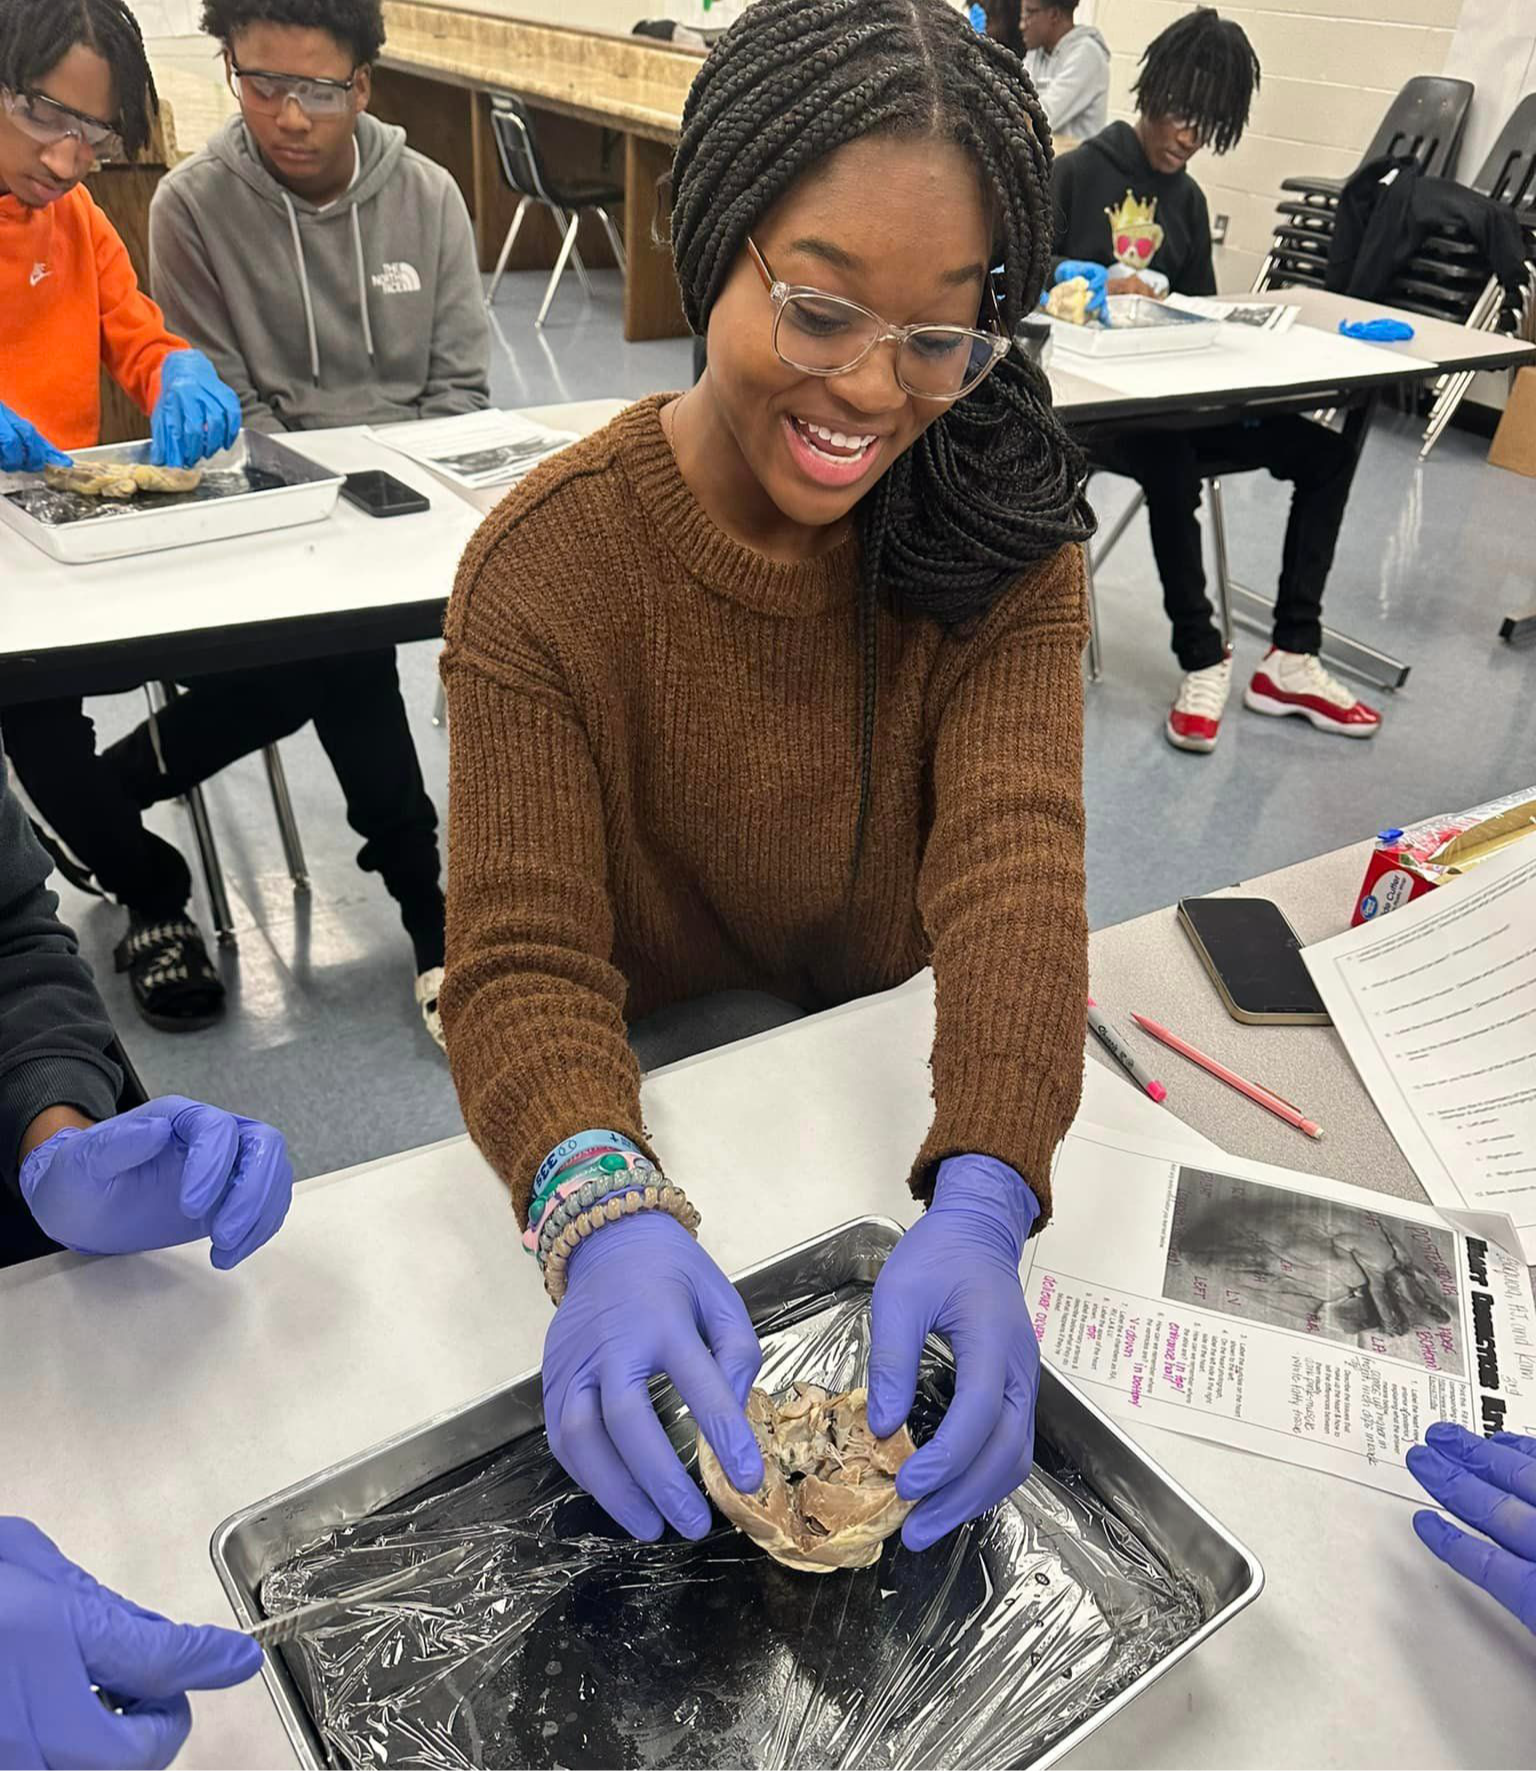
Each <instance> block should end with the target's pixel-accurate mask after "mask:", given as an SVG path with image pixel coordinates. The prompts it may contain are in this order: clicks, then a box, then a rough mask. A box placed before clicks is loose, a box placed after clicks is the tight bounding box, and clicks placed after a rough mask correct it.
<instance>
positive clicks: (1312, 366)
mask: <svg viewBox="0 0 1536 1771" xmlns="http://www.w3.org/2000/svg"><path fill="white" fill-rule="evenodd" d="M1224 299H1228V300H1240V301H1242V302H1243V303H1244V305H1245V306H1253V307H1262V306H1290V307H1295V308H1297V309H1298V310H1299V311H1298V314H1297V318H1296V321H1295V324H1294V325H1293V326H1292V327H1291V329H1290V330H1289V331H1287V332H1281V333H1271V332H1262V331H1254V330H1251V329H1249V328H1245V327H1241V326H1224V327H1223V328H1222V329H1221V331H1220V333H1219V334H1218V336H1217V340H1216V342H1215V343H1214V344H1213V345H1211V346H1210V347H1209V348H1207V349H1205V350H1196V351H1187V352H1175V353H1170V354H1168V355H1159V356H1147V357H1123V358H1118V359H1106V360H1103V361H1097V360H1095V359H1094V358H1092V357H1090V356H1086V355H1083V354H1080V353H1075V352H1072V351H1070V350H1068V349H1066V348H1064V347H1063V346H1061V345H1060V344H1058V347H1057V349H1056V351H1055V353H1054V355H1053V358H1052V362H1051V367H1050V381H1051V392H1052V395H1053V398H1054V400H1055V404H1056V409H1057V411H1058V412H1060V414H1061V415H1062V417H1063V418H1064V419H1065V420H1066V421H1067V423H1068V424H1069V425H1072V426H1073V427H1076V428H1086V427H1091V426H1093V425H1109V426H1112V427H1114V428H1116V429H1123V428H1125V427H1126V426H1128V425H1132V424H1142V425H1146V424H1152V425H1157V426H1159V427H1172V428H1176V429H1177V428H1187V427H1189V426H1193V425H1205V424H1219V423H1225V422H1228V421H1230V420H1232V419H1234V418H1237V417H1242V416H1249V415H1254V414H1264V413H1269V414H1273V413H1277V412H1305V411H1310V410H1314V409H1316V408H1318V407H1320V406H1344V405H1350V404H1358V403H1359V402H1361V401H1364V400H1368V399H1369V398H1370V397H1371V396H1373V395H1375V394H1378V393H1380V392H1381V391H1382V390H1383V389H1385V388H1388V387H1397V386H1402V385H1405V384H1410V383H1413V382H1423V381H1427V380H1429V379H1430V378H1431V377H1434V376H1438V375H1441V374H1445V373H1448V372H1453V371H1458V370H1462V369H1507V368H1514V367H1516V366H1517V365H1519V364H1521V363H1526V362H1530V361H1532V360H1533V359H1536V344H1532V343H1531V342H1530V341H1528V340H1525V339H1520V338H1514V337H1511V336H1510V335H1509V334H1507V333H1492V332H1472V331H1468V329H1467V328H1466V327H1465V326H1456V325H1453V324H1452V323H1451V322H1450V321H1449V320H1436V319H1433V318H1431V317H1429V316H1428V315H1425V314H1415V313H1409V312H1406V311H1402V310H1399V309H1397V308H1392V307H1385V306H1383V305H1382V304H1381V303H1379V302H1367V301H1360V300H1357V299H1356V298H1354V297H1352V296H1347V295H1334V294H1331V293H1329V292H1328V291H1326V290H1323V289H1272V290H1267V291H1265V293H1263V294H1262V295H1244V296H1235V295H1234V296H1227V297H1225V298H1224ZM1375 319H1395V320H1403V321H1406V322H1407V323H1408V324H1409V325H1410V326H1412V328H1413V337H1412V338H1411V339H1409V340H1407V341H1405V342H1403V343H1400V344H1370V343H1366V342H1365V341H1364V340H1362V339H1354V338H1345V337H1342V336H1341V335H1340V333H1339V329H1338V328H1339V322H1340V321H1341V320H1351V321H1353V320H1375Z"/></svg>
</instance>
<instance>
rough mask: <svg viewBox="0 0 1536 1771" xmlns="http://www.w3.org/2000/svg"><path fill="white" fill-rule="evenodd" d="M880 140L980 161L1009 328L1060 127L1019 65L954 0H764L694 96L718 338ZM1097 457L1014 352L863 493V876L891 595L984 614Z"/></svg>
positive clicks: (859, 832) (1024, 296)
mask: <svg viewBox="0 0 1536 1771" xmlns="http://www.w3.org/2000/svg"><path fill="white" fill-rule="evenodd" d="M870 135H894V136H907V137H932V136H937V137H939V138H940V139H943V140H947V141H951V142H954V143H956V144H957V145H958V146H959V147H961V148H962V149H963V150H964V151H965V152H966V153H967V154H969V156H970V157H971V159H972V161H973V162H974V163H975V165H976V168H977V170H978V172H979V174H980V175H981V178H982V181H983V183H984V185H985V186H986V188H987V190H988V192H989V196H990V203H991V207H992V210H993V214H994V220H995V228H996V245H995V248H994V260H993V262H994V263H1000V264H1001V267H1002V268H1001V271H1000V272H999V273H998V274H997V277H996V285H997V295H998V302H999V306H1000V308H1001V310H1002V317H1003V324H1004V326H1005V327H1006V328H1007V329H1008V331H1009V332H1010V333H1012V332H1013V331H1015V330H1016V329H1017V326H1018V323H1019V321H1020V320H1021V319H1023V317H1024V316H1025V315H1026V314H1028V313H1030V312H1032V311H1033V309H1034V307H1035V304H1036V302H1037V301H1038V300H1039V297H1040V291H1041V289H1042V288H1043V287H1044V284H1045V280H1046V275H1047V272H1048V270H1049V266H1050V253H1051V234H1052V208H1051V133H1050V126H1049V125H1048V123H1047V122H1046V118H1045V113H1044V111H1043V110H1042V109H1041V107H1040V103H1039V101H1038V99H1037V98H1036V97H1035V91H1034V87H1033V86H1032V85H1031V84H1030V81H1029V79H1028V77H1027V76H1026V75H1025V73H1024V68H1023V64H1022V63H1021V62H1020V61H1019V59H1018V57H1017V56H1015V55H1014V54H1013V53H1012V52H1011V51H1010V50H1008V49H1006V48H1004V47H1003V45H1002V44H1001V43H999V42H997V41H996V40H995V39H993V38H990V37H986V36H982V35H980V34H979V33H978V32H976V31H973V30H972V29H971V27H970V25H969V24H968V23H967V22H966V21H965V19H963V18H962V17H961V16H960V15H959V14H958V13H956V12H954V11H953V10H952V9H951V8H950V7H949V6H947V5H946V4H945V3H944V0H754V4H753V5H752V6H750V7H749V8H748V10H747V11H746V12H745V13H743V14H742V16H741V18H740V19H738V20H737V22H736V23H735V24H734V25H732V26H731V28H730V29H729V30H728V31H727V32H726V33H725V35H724V37H722V38H721V40H720V42H719V43H718V44H717V45H716V46H715V48H714V51H713V52H712V53H711V55H710V56H709V58H708V60H707V61H706V62H705V63H704V66H703V68H702V69H701V70H700V72H699V74H698V76H697V78H696V79H695V80H694V82H693V86H692V89H691V90H690V92H689V94H688V102H687V105H686V107H685V108H684V111H683V129H682V136H681V139H680V141H679V143H678V148H677V156H676V159H675V161H674V163H673V171H672V179H673V204H672V251H673V257H674V259H675V260H676V264H677V277H678V282H679V284H680V286H681V288H682V295H683V310H684V312H685V314H686V315H687V318H688V323H689V325H690V326H692V328H693V329H694V331H695V332H700V333H701V332H703V331H704V329H705V327H706V325H707V323H708V318H709V312H710V309H711V307H712V306H713V305H714V302H715V299H716V298H717V296H718V295H719V294H720V291H721V289H722V288H723V287H724V285H725V282H726V279H727V277H728V276H729V275H730V274H731V271H732V269H733V268H734V266H735V263H736V260H737V256H738V254H739V253H740V252H741V250H742V247H743V244H744V243H745V241H746V237H747V235H748V233H749V232H750V231H751V230H752V228H753V227H754V226H755V225H756V223H757V222H758V220H759V219H760V217H761V216H762V215H763V213H764V212H765V211H766V210H767V209H768V208H769V207H770V205H771V204H773V203H774V202H775V201H776V200H777V199H778V198H779V197H781V196H783V195H784V193H785V192H786V191H788V190H789V188H790V187H791V186H792V185H793V184H794V183H795V182H796V181H797V180H798V179H800V178H801V177H802V176H803V175H804V174H805V173H806V172H808V171H809V170H810V169H811V168H812V167H813V166H815V165H816V164H817V163H818V162H819V161H821V160H824V159H825V158H826V157H827V156H828V155H829V154H831V153H833V152H834V151H835V150H836V149H838V148H841V147H844V146H846V145H847V144H848V143H850V142H853V141H858V140H860V139H862V138H863V137H865V136H870ZM1084 477H1085V476H1084V463H1083V458H1082V455H1081V454H1080V452H1079V451H1078V449H1077V448H1076V447H1075V445H1074V444H1073V443H1072V442H1071V441H1070V439H1069V438H1068V436H1067V434H1066V432H1065V431H1064V430H1063V429H1062V427H1061V424H1060V422H1059V421H1058V419H1057V417H1056V414H1055V412H1054V410H1053V409H1052V406H1051V396H1050V386H1049V384H1048V382H1047V381H1046V379H1045V376H1044V374H1043V373H1042V372H1041V370H1040V369H1039V368H1038V367H1037V366H1036V365H1035V364H1033V363H1031V362H1029V361H1027V360H1026V359H1025V358H1024V357H1023V356H1022V355H1021V354H1020V353H1018V352H1016V351H1015V352H1010V353H1009V355H1008V356H1006V357H1004V358H1003V360H1002V361H1001V362H1000V363H999V364H998V366H997V368H996V369H995V370H994V371H993V372H992V374H991V375H990V376H989V377H988V378H987V380H986V381H984V382H983V383H982V384H981V386H980V387H979V388H978V389H977V390H976V391H975V392H974V393H972V394H970V395H968V396H967V397H966V398H965V399H963V400H960V401H958V402H956V404H955V405H953V406H951V407H950V408H949V409H948V410H947V411H945V412H944V413H943V414H942V415H941V416H940V417H939V418H938V419H936V420H935V421H934V422H933V423H932V424H931V425H930V426H929V427H928V429H927V430H926V431H925V432H924V433H923V435H922V436H921V437H919V438H918V440H917V441H916V442H915V443H914V444H913V445H912V447H911V448H910V449H908V450H907V451H906V453H905V454H903V455H901V456H900V457H898V459H897V460H896V461H895V462H894V463H893V464H892V466H891V467H890V469H889V470H888V471H887V472H886V473H885V474H884V476H883V477H882V478H881V479H880V480H878V481H877V482H876V484H875V485H874V487H873V488H872V489H871V490H870V491H869V492H867V493H866V494H865V495H864V497H863V498H862V499H861V500H860V503H859V505H858V508H857V519H856V520H857V523H858V530H859V541H860V547H861V553H862V562H863V570H862V582H861V587H860V596H859V629H860V646H861V654H862V658H863V708H862V745H861V774H860V785H859V811H858V824H857V829H856V833H855V837H854V875H855V876H856V875H857V871H858V863H859V857H860V854H861V852H862V848H863V838H864V830H865V825H866V823H867V821H868V812H869V798H870V786H871V773H872V760H873V754H874V727H875V706H876V678H877V670H878V658H877V655H876V619H875V617H876V611H877V608H878V606H879V605H880V603H881V602H884V603H885V604H886V605H887V606H888V607H890V608H892V609H894V610H895V611H896V612H897V613H900V614H906V615H916V616H926V617H928V618H930V619H932V620H934V621H937V622H939V623H940V625H942V626H944V627H947V628H956V627H964V626H970V625H972V624H974V623H976V622H978V621H979V620H980V618H981V617H982V616H984V615H985V614H986V613H987V611H988V610H989V609H990V608H991V607H992V605H993V604H994V603H995V602H996V601H997V599H998V598H999V597H1000V596H1001V595H1002V594H1003V592H1004V591H1005V590H1006V589H1007V588H1008V586H1009V585H1011V584H1012V583H1013V582H1014V581H1015V580H1016V579H1017V578H1018V576H1019V574H1020V572H1021V571H1022V570H1023V569H1024V568H1025V567H1026V566H1029V565H1030V564H1032V563H1033V562H1035V561H1038V560H1042V559H1045V558H1048V557H1049V556H1050V555H1051V554H1054V553H1056V552H1057V551H1058V550H1059V549H1060V548H1062V547H1063V546H1066V545H1069V544H1073V543H1081V542H1084V541H1086V540H1087V539H1088V538H1089V536H1091V535H1092V533H1093V528H1094V521H1093V514H1092V512H1091V511H1090V510H1089V508H1088V505H1087V501H1086V500H1085V498H1084V496H1083V485H1084Z"/></svg>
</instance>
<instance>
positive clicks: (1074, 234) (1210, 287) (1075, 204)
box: [1051, 123, 1216, 295]
mask: <svg viewBox="0 0 1536 1771" xmlns="http://www.w3.org/2000/svg"><path fill="white" fill-rule="evenodd" d="M1052 184H1053V191H1054V196H1055V202H1056V237H1055V240H1054V241H1053V243H1052V248H1051V250H1052V253H1053V255H1054V262H1059V261H1060V260H1061V259H1063V258H1085V259H1088V260H1090V261H1091V262H1092V263H1094V264H1106V265H1107V264H1113V263H1114V262H1115V251H1114V243H1113V241H1112V239H1111V230H1110V225H1109V217H1108V215H1106V214H1105V211H1106V210H1108V209H1113V208H1114V207H1116V205H1117V204H1119V203H1121V202H1122V201H1123V200H1124V198H1125V194H1126V192H1127V191H1129V192H1130V193H1131V195H1132V196H1134V197H1139V198H1140V199H1141V200H1142V201H1144V202H1145V201H1148V200H1155V201H1156V203H1157V214H1156V217H1155V219H1156V220H1157V222H1158V223H1159V225H1160V226H1161V227H1162V230H1163V243H1162V245H1161V246H1159V247H1158V249H1157V251H1156V252H1155V253H1154V254H1153V255H1152V261H1151V269H1153V270H1155V271H1161V272H1162V273H1163V275H1164V276H1165V277H1167V279H1168V283H1169V286H1170V288H1171V289H1172V291H1173V293H1174V294H1175V295H1214V294H1215V293H1216V270H1215V266H1214V265H1213V264H1212V262H1211V216H1210V211H1209V210H1208V209H1207V208H1206V206H1205V192H1204V191H1202V190H1201V189H1200V187H1199V185H1197V184H1196V183H1195V181H1194V179H1192V178H1191V177H1190V175H1189V174H1188V173H1187V172H1154V171H1153V170H1152V168H1151V167H1150V166H1149V165H1148V164H1147V156H1146V155H1145V154H1144V153H1143V152H1142V151H1141V142H1140V141H1139V140H1138V138H1137V135H1136V131H1135V130H1134V129H1132V128H1131V126H1130V124H1129V123H1111V124H1110V125H1109V127H1108V128H1107V129H1101V130H1100V131H1099V133H1098V134H1097V135H1095V136H1091V137H1090V138H1089V139H1088V140H1087V141H1085V142H1084V143H1083V145H1082V146H1081V147H1079V148H1075V149H1074V150H1073V151H1072V152H1071V153H1070V154H1063V155H1062V157H1061V158H1060V159H1059V160H1058V161H1057V162H1056V167H1055V171H1054V173H1053V174H1052ZM1054 262H1053V266H1052V268H1053V269H1054Z"/></svg>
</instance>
